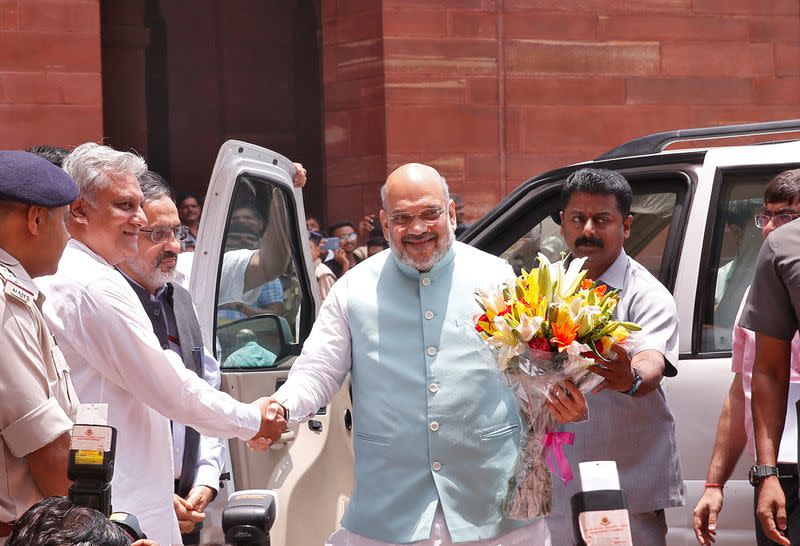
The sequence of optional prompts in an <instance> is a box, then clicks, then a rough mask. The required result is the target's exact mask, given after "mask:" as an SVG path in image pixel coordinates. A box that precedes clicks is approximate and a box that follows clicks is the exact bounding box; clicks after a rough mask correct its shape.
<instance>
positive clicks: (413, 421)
mask: <svg viewBox="0 0 800 546" xmlns="http://www.w3.org/2000/svg"><path fill="white" fill-rule="evenodd" d="M512 275H513V272H512V270H511V268H510V267H509V266H508V264H507V263H506V262H505V261H504V260H501V259H499V258H496V257H494V256H491V255H489V254H486V253H483V252H481V251H478V250H475V249H473V248H472V247H469V246H467V245H464V244H462V243H454V245H453V248H452V249H451V250H450V251H449V252H448V254H447V255H446V256H445V257H444V258H442V260H440V261H439V262H438V263H437V264H436V265H435V266H434V267H433V268H432V269H431V271H429V272H424V273H421V272H419V271H417V270H416V269H414V268H411V267H408V266H406V265H405V264H401V263H399V262H398V261H397V260H396V259H395V257H394V254H392V253H391V252H390V251H384V252H382V253H380V254H379V255H377V256H375V257H373V258H370V259H369V260H366V261H365V262H362V263H361V264H359V265H358V266H356V267H355V268H353V269H352V270H351V271H350V272H349V273H348V274H347V275H346V277H345V279H346V282H347V285H348V289H347V309H348V320H349V324H350V333H351V336H352V354H353V366H352V385H353V422H354V431H355V438H354V448H355V459H356V464H355V475H356V485H355V488H354V490H353V495H352V497H351V499H350V504H349V507H348V510H347V513H346V514H345V516H344V519H343V520H342V524H343V526H344V527H345V528H347V529H349V530H350V531H352V532H354V533H356V534H359V535H362V536H365V537H369V538H372V539H375V540H381V541H384V542H398V543H407V542H415V541H418V540H423V539H427V538H429V537H430V531H431V524H432V520H433V516H434V512H435V510H436V505H437V503H438V502H441V505H442V510H443V512H444V516H445V520H446V521H447V527H448V529H449V531H450V535H451V537H452V539H453V540H454V541H455V542H467V541H473V540H479V539H486V538H492V537H495V536H498V535H502V534H505V533H507V532H510V531H511V530H513V529H516V528H519V527H522V526H525V525H528V524H530V523H532V522H526V521H522V522H520V521H512V520H509V519H506V518H505V517H504V516H503V514H502V502H503V500H504V497H505V492H506V488H507V482H508V479H509V477H510V475H511V470H512V467H513V465H514V462H515V461H516V457H517V452H518V448H519V426H520V423H519V417H518V414H517V410H516V407H515V405H514V400H513V396H512V395H511V393H510V391H509V390H508V389H507V387H506V386H505V384H504V383H503V380H502V378H501V377H500V375H499V373H498V372H497V371H496V364H495V361H494V357H493V355H492V353H491V351H490V350H489V349H488V347H487V346H486V345H485V344H484V343H483V341H482V340H481V339H480V338H479V337H478V336H477V335H476V333H475V331H474V326H473V323H472V317H473V315H474V314H475V313H476V312H478V310H479V308H478V306H477V304H476V303H475V297H474V292H475V289H476V288H478V287H488V286H491V285H493V284H496V283H499V282H501V281H503V280H506V279H508V278H509V277H510V276H512ZM345 279H343V280H345Z"/></svg>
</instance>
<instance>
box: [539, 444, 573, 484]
mask: <svg viewBox="0 0 800 546" xmlns="http://www.w3.org/2000/svg"><path fill="white" fill-rule="evenodd" d="M573 441H575V434H573V433H572V432H547V433H545V435H544V449H545V460H546V461H547V466H549V467H550V470H552V471H553V474H556V475H557V476H558V477H559V478H561V481H562V482H564V485H567V484H568V483H569V482H571V481H572V480H573V478H574V476H573V475H572V468H570V466H569V461H568V460H567V456H566V455H565V454H564V447H563V446H564V445H569V446H571V445H572V442H573Z"/></svg>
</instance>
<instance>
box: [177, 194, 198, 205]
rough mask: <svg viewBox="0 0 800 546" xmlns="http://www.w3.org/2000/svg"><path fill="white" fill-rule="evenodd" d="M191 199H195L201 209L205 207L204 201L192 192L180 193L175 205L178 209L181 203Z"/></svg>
mask: <svg viewBox="0 0 800 546" xmlns="http://www.w3.org/2000/svg"><path fill="white" fill-rule="evenodd" d="M190 197H191V198H193V199H194V200H195V201H197V204H198V205H200V206H201V207H202V206H203V200H202V199H201V198H200V197H199V196H198V195H197V194H196V193H194V192H191V191H182V192H181V193H179V194H178V196H177V197H176V198H175V204H176V205H178V207H180V206H181V203H183V202H184V201H185V200H187V199H189V198H190Z"/></svg>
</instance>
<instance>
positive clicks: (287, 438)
mask: <svg viewBox="0 0 800 546" xmlns="http://www.w3.org/2000/svg"><path fill="white" fill-rule="evenodd" d="M295 436H296V434H295V432H294V431H293V430H287V431H286V432H284V433H283V434H281V437H280V438H278V439H277V440H275V441H274V442H272V445H270V446H269V448H270V449H272V448H274V447H276V446H284V445H286V444H290V443H292V442H294V437H295Z"/></svg>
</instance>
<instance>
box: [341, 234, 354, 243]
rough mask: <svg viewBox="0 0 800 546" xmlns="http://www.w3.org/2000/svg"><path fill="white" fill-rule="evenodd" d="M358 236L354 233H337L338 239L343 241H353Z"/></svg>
mask: <svg viewBox="0 0 800 546" xmlns="http://www.w3.org/2000/svg"><path fill="white" fill-rule="evenodd" d="M357 238H358V234H356V233H348V234H347V235H339V240H340V241H341V242H343V243H346V242H347V241H355V240H356V239H357Z"/></svg>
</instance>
